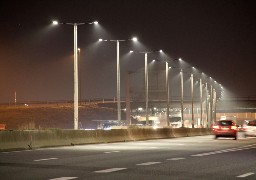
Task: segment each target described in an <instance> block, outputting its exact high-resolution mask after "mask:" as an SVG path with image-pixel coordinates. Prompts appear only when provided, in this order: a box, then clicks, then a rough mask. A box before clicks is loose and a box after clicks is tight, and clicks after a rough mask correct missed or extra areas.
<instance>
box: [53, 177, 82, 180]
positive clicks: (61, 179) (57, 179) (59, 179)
mask: <svg viewBox="0 0 256 180" xmlns="http://www.w3.org/2000/svg"><path fill="white" fill-rule="evenodd" d="M77 178H78V177H59V178H54V179H49V180H69V179H77Z"/></svg>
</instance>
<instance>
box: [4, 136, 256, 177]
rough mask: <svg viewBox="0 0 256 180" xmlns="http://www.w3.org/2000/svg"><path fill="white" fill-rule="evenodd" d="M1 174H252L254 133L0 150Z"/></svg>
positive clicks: (255, 153)
mask: <svg viewBox="0 0 256 180" xmlns="http://www.w3.org/2000/svg"><path fill="white" fill-rule="evenodd" d="M0 176H1V177H0V179H15V180H17V179H19V180H20V179H26V180H27V179H33V180H37V179H39V180H41V179H42V180H48V179H55V180H68V179H102V180H103V179H104V180H114V179H131V180H133V179H134V180H137V179H138V180H144V179H145V180H151V179H152V180H153V179H154V180H156V179H157V180H165V179H169V180H170V179H189V180H191V179H241V178H242V179H256V138H246V139H245V138H242V136H241V137H240V138H239V139H238V140H233V139H229V138H219V139H217V140H215V139H214V138H213V136H212V135H209V136H196V137H185V138H172V139H158V140H147V141H135V142H120V143H108V144H90V145H79V146H78V145H77V146H69V147H54V148H42V149H34V150H23V151H10V152H0Z"/></svg>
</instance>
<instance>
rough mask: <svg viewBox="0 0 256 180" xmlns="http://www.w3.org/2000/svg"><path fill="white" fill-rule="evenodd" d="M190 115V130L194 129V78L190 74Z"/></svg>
mask: <svg viewBox="0 0 256 180" xmlns="http://www.w3.org/2000/svg"><path fill="white" fill-rule="evenodd" d="M191 103H192V105H191V112H192V113H191V115H192V118H191V119H192V128H194V127H195V120H194V77H193V74H191Z"/></svg>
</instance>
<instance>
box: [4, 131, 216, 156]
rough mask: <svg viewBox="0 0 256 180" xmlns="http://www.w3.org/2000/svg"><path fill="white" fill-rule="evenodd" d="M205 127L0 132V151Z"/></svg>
mask: <svg viewBox="0 0 256 180" xmlns="http://www.w3.org/2000/svg"><path fill="white" fill-rule="evenodd" d="M209 134H211V130H210V129H207V128H193V129H190V128H177V129H172V128H161V129H152V128H128V129H112V130H60V129H53V130H31V131H28V130H26V131H0V151H6V150H14V149H32V148H41V147H54V146H70V145H79V144H93V143H110V142H124V141H137V140H149V139H161V138H175V137H189V136H200V135H209Z"/></svg>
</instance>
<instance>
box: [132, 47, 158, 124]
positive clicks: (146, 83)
mask: <svg viewBox="0 0 256 180" xmlns="http://www.w3.org/2000/svg"><path fill="white" fill-rule="evenodd" d="M134 52H135V51H130V53H134ZM154 52H162V50H158V51H145V52H135V53H140V54H144V56H145V103H146V107H145V110H146V126H147V125H149V123H148V121H149V118H148V54H149V53H154Z"/></svg>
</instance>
